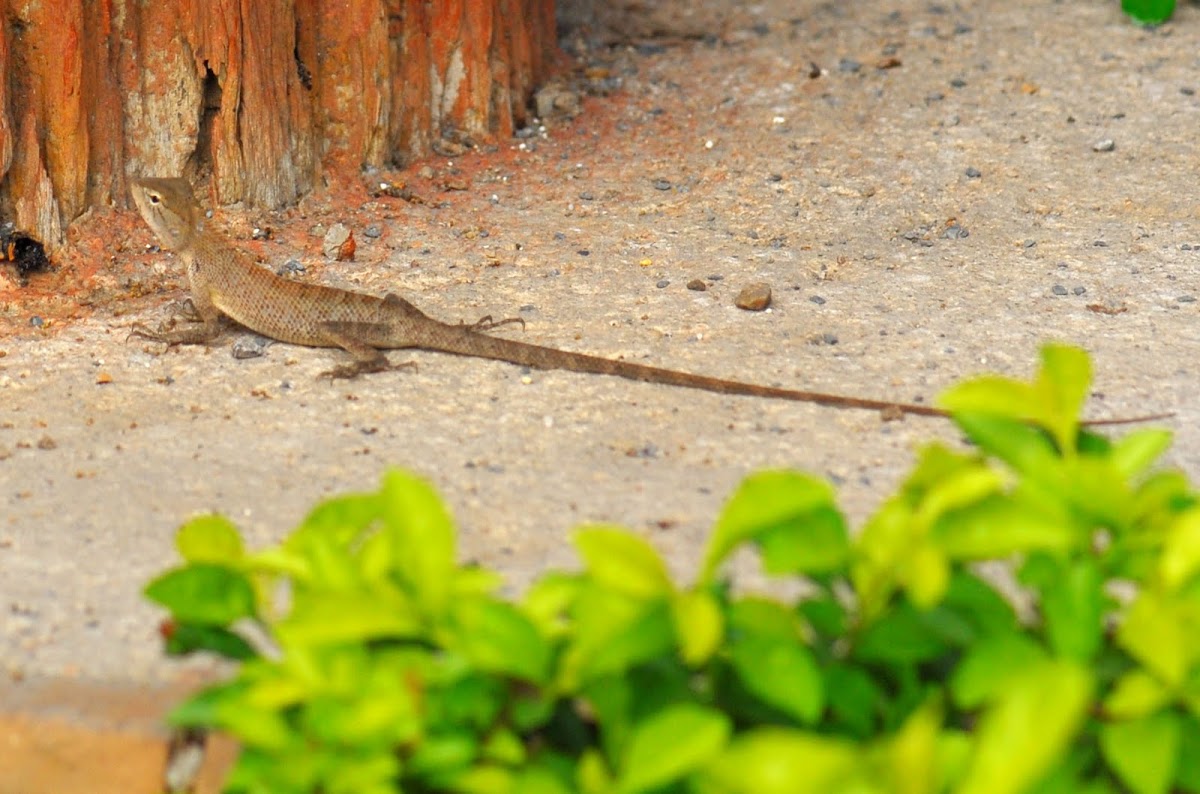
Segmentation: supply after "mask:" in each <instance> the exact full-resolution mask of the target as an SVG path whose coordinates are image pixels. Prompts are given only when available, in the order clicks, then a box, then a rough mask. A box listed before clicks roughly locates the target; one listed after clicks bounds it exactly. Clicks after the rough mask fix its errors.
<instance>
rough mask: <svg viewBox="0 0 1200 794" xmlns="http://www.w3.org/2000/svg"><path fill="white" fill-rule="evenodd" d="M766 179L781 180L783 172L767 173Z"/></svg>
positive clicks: (770, 180)
mask: <svg viewBox="0 0 1200 794" xmlns="http://www.w3.org/2000/svg"><path fill="white" fill-rule="evenodd" d="M767 181H768V182H782V181H783V174H768V175H767Z"/></svg>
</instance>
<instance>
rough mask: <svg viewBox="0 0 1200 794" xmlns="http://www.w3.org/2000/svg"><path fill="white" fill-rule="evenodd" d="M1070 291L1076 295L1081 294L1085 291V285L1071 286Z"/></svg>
mask: <svg viewBox="0 0 1200 794" xmlns="http://www.w3.org/2000/svg"><path fill="white" fill-rule="evenodd" d="M1071 292H1073V293H1074V294H1076V295H1083V294H1085V293H1086V292H1087V287H1071Z"/></svg>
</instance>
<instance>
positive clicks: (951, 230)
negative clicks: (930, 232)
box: [942, 223, 971, 240]
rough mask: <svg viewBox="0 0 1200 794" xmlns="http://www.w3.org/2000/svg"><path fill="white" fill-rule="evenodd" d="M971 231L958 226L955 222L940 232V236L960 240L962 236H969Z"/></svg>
mask: <svg viewBox="0 0 1200 794" xmlns="http://www.w3.org/2000/svg"><path fill="white" fill-rule="evenodd" d="M970 236H971V233H970V232H969V231H967V229H966V227H963V226H959V225H958V224H957V223H956V224H953V225H951V226H947V227H946V231H944V232H942V237H943V238H945V239H947V240H961V239H962V238H964V237H970Z"/></svg>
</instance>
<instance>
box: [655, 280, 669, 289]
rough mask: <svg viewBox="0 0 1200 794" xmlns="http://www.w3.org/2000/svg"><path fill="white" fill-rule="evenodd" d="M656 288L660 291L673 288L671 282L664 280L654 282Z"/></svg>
mask: <svg viewBox="0 0 1200 794" xmlns="http://www.w3.org/2000/svg"><path fill="white" fill-rule="evenodd" d="M654 286H656V287H658V288H659V289H666V288H667V287H669V286H671V282H670V281H668V280H667V279H665V278H663V279H659V280H658V281H656V282H654Z"/></svg>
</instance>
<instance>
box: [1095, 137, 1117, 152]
mask: <svg viewBox="0 0 1200 794" xmlns="http://www.w3.org/2000/svg"><path fill="white" fill-rule="evenodd" d="M1115 148H1117V144H1116V142H1115V141H1114V140H1113V139H1112V138H1105V139H1104V140H1102V141H1097V142H1096V144H1095V145H1094V146H1092V151H1093V152H1111V151H1112V150H1113V149H1115Z"/></svg>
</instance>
